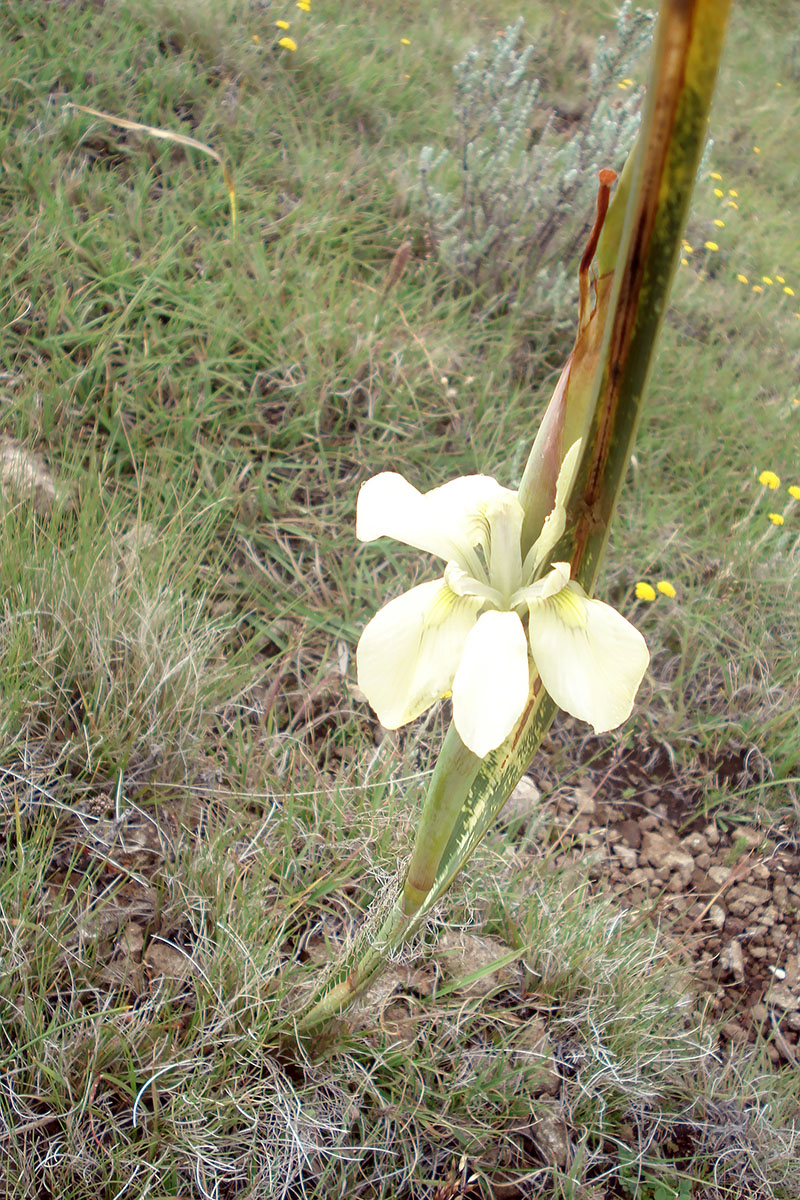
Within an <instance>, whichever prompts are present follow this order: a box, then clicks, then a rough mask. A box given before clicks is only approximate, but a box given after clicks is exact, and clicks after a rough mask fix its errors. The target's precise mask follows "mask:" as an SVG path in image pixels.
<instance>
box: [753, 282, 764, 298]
mask: <svg viewBox="0 0 800 1200" xmlns="http://www.w3.org/2000/svg"><path fill="white" fill-rule="evenodd" d="M763 290H764V289H763V288H762V286H761V284H760V283H754V284H753V291H754V292H758V294H759V296H760V295H761V293H762V292H763Z"/></svg>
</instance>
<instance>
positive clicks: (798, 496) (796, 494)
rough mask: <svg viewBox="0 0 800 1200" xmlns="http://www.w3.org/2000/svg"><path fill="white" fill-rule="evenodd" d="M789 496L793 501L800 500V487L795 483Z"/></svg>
mask: <svg viewBox="0 0 800 1200" xmlns="http://www.w3.org/2000/svg"><path fill="white" fill-rule="evenodd" d="M789 495H790V496H791V497H792V499H793V500H800V487H798V486H797V484H796V483H793V484H792V486H791V487H790V488H789Z"/></svg>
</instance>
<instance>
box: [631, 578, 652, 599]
mask: <svg viewBox="0 0 800 1200" xmlns="http://www.w3.org/2000/svg"><path fill="white" fill-rule="evenodd" d="M633 591H634V595H635V596H636V599H637V600H646V601H647V603H648V604H649V603H650V602H651V601H652V600H655V598H656V592H655V588H654V587H652V586H651V585H650V584H649V583H647V582H645V580H644V579H640V580H639V582H638V583H637V585H636V587H635V588H634V589H633Z"/></svg>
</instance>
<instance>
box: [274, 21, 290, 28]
mask: <svg viewBox="0 0 800 1200" xmlns="http://www.w3.org/2000/svg"><path fill="white" fill-rule="evenodd" d="M275 24H276V25H277V27H278V29H288V28H289V22H288V21H276V22H275Z"/></svg>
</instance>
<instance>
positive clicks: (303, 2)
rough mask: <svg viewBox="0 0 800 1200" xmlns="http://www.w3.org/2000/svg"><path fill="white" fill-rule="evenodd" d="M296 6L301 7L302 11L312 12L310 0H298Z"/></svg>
mask: <svg viewBox="0 0 800 1200" xmlns="http://www.w3.org/2000/svg"><path fill="white" fill-rule="evenodd" d="M295 8H299V9H300V12H311V5H310V4H309V2H308V0H297V4H295Z"/></svg>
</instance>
